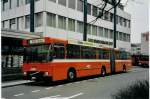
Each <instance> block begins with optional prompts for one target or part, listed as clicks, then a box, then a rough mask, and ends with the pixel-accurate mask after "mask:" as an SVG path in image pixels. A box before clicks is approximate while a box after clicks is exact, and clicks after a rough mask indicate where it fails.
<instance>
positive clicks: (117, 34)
mask: <svg viewBox="0 0 150 99" xmlns="http://www.w3.org/2000/svg"><path fill="white" fill-rule="evenodd" d="M118 33H119V32H118V31H117V32H116V39H117V40H119V37H118Z"/></svg>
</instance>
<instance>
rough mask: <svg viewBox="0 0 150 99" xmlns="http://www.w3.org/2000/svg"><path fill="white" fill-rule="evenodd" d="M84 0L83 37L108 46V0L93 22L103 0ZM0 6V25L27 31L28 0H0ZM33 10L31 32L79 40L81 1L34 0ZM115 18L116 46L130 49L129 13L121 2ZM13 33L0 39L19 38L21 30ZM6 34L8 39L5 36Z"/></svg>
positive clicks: (110, 26)
mask: <svg viewBox="0 0 150 99" xmlns="http://www.w3.org/2000/svg"><path fill="white" fill-rule="evenodd" d="M87 1H88V5H87V13H88V15H87V21H88V26H87V34H88V35H87V40H88V41H91V42H97V43H102V44H108V45H110V47H111V46H112V45H113V10H111V11H110V12H106V10H108V9H110V8H111V7H112V5H111V2H109V4H107V7H106V9H105V14H104V15H103V17H102V18H100V19H98V20H97V21H96V22H95V23H93V22H92V21H93V20H94V19H95V18H96V16H97V15H98V13H99V12H101V10H102V9H101V7H102V3H103V0H87ZM110 1H111V0H110ZM1 7H2V16H1V23H2V25H1V26H2V28H4V29H6V28H7V29H11V30H19V31H27V33H28V32H29V30H30V29H29V28H30V0H2V6H1ZM34 13H35V33H33V34H34V35H36V34H38V33H41V34H42V36H44V37H45V36H50V37H56V38H63V39H77V40H83V27H84V26H83V0H35V12H34ZM116 19H117V33H116V38H117V44H116V45H117V48H119V49H122V50H127V51H131V43H130V34H131V28H130V22H131V16H130V15H129V14H128V13H126V12H125V11H124V9H123V6H122V5H119V6H118V7H117V16H116ZM11 35H13V36H11ZM14 35H15V34H14V33H10V34H9V35H2V42H4V41H3V38H4V40H6V41H10V39H13V38H15V39H17V38H22V32H20V36H19V35H17V36H14ZM9 36H11V38H9V39H8V37H9ZM12 37H13V38H12ZM7 39H8V40H7ZM15 39H14V40H15ZM10 45H13V44H12V42H10ZM3 46H5V45H3ZM3 46H2V48H3Z"/></svg>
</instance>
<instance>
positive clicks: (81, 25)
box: [77, 21, 84, 33]
mask: <svg viewBox="0 0 150 99" xmlns="http://www.w3.org/2000/svg"><path fill="white" fill-rule="evenodd" d="M83 30H84V25H83V22H80V21H78V22H77V32H80V33H83Z"/></svg>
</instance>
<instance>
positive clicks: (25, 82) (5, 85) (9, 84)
mask: <svg viewBox="0 0 150 99" xmlns="http://www.w3.org/2000/svg"><path fill="white" fill-rule="evenodd" d="M31 82H33V81H14V82H6V83H2V86H1V87H2V88H6V87H12V86H17V85H22V84H27V83H31Z"/></svg>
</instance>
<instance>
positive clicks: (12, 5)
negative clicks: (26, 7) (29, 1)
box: [10, 0, 18, 9]
mask: <svg viewBox="0 0 150 99" xmlns="http://www.w3.org/2000/svg"><path fill="white" fill-rule="evenodd" d="M17 4H18V0H10V9H11V8H15V7H17Z"/></svg>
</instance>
